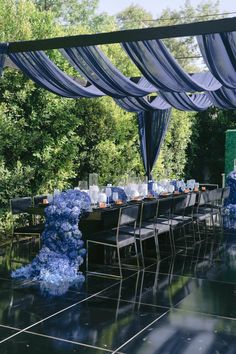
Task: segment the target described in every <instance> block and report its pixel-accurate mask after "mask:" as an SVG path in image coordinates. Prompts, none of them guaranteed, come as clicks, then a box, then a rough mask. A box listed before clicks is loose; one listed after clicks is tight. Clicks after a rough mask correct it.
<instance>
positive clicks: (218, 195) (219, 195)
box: [216, 188, 224, 205]
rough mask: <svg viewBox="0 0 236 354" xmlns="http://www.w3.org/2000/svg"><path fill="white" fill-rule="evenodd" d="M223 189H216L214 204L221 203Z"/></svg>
mask: <svg viewBox="0 0 236 354" xmlns="http://www.w3.org/2000/svg"><path fill="white" fill-rule="evenodd" d="M223 192H224V188H217V189H216V204H217V205H218V204H221V203H222V198H223Z"/></svg>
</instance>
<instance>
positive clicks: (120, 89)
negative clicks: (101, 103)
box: [60, 46, 156, 98]
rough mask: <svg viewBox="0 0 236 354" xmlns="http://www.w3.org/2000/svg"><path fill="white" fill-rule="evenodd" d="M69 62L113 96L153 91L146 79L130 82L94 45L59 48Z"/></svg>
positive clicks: (135, 94) (103, 90) (153, 88)
mask: <svg viewBox="0 0 236 354" xmlns="http://www.w3.org/2000/svg"><path fill="white" fill-rule="evenodd" d="M60 51H61V53H62V54H63V56H64V57H65V58H66V59H67V60H68V61H69V63H70V64H71V65H72V66H73V67H74V68H75V69H76V70H78V71H79V72H80V74H81V75H83V76H84V77H86V78H87V79H88V80H89V81H90V82H91V83H93V84H94V86H96V87H97V88H98V89H100V90H101V91H102V92H104V93H106V94H107V95H109V96H112V97H115V98H122V97H125V96H133V97H142V96H146V95H147V94H149V93H151V92H155V91H156V88H155V87H153V85H151V84H150V83H149V82H148V81H147V80H145V81H143V80H140V81H139V82H138V83H135V82H132V81H131V80H130V79H129V78H127V77H126V76H125V75H123V74H122V73H121V72H120V71H119V70H118V69H117V68H116V67H115V66H114V65H113V64H112V63H111V62H110V60H109V59H108V58H107V57H106V56H105V54H104V53H103V52H102V50H101V49H99V48H98V47H96V46H90V47H78V48H65V49H61V50H60Z"/></svg>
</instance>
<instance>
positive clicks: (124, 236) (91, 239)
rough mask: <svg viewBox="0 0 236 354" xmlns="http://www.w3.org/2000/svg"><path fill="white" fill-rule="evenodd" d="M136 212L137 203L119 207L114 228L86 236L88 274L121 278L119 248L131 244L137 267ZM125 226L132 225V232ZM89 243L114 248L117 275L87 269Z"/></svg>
mask: <svg viewBox="0 0 236 354" xmlns="http://www.w3.org/2000/svg"><path fill="white" fill-rule="evenodd" d="M138 213H139V205H137V204H135V205H129V206H125V207H121V208H120V210H119V217H118V224H117V227H116V228H114V229H111V230H106V231H102V232H97V233H94V234H91V235H89V236H88V237H87V240H86V244H87V257H86V270H87V273H88V274H94V275H102V276H108V277H114V278H119V279H121V278H123V274H122V266H121V257H120V250H121V249H122V248H124V247H128V246H131V245H133V246H134V248H135V254H136V261H137V267H138V268H139V259H138V251H137V245H136V238H135V231H136V224H137V219H138ZM127 226H128V227H129V228H130V227H132V229H133V233H132V234H130V233H128V232H126V231H125V228H126V227H127ZM90 244H94V245H103V246H105V247H112V248H113V249H114V250H116V251H117V257H118V266H119V276H118V275H114V274H110V273H108V274H107V273H103V272H94V271H93V272H91V271H89V245H90Z"/></svg>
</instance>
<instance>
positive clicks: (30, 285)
mask: <svg viewBox="0 0 236 354" xmlns="http://www.w3.org/2000/svg"><path fill="white" fill-rule="evenodd" d="M202 240H203V241H202V242H201V243H197V244H195V245H194V242H193V239H192V238H191V237H190V238H188V241H187V248H186V245H185V244H184V245H181V244H179V247H178V253H177V255H176V256H175V257H172V256H170V254H169V251H168V249H169V248H168V245H165V243H163V244H162V243H161V246H160V247H161V261H160V262H158V263H157V262H154V261H150V259H146V268H145V269H143V270H140V271H139V272H137V271H136V270H126V271H125V278H124V279H123V280H122V281H118V280H113V279H110V278H105V277H97V276H92V275H88V276H87V277H86V282H85V283H84V284H83V285H82V286H80V287H78V288H76V287H73V288H70V289H69V290H68V291H67V292H66V293H65V294H64V295H62V296H53V295H51V296H49V295H47V293H46V292H45V291H44V289H43V288H42V286H41V284H39V283H36V282H33V281H15V280H11V278H10V270H11V268H13V269H14V268H16V267H19V266H21V265H22V262H27V261H29V259H30V258H32V257H33V251H35V250H34V249H33V246H32V245H31V244H30V243H27V242H23V243H22V244H20V245H16V246H15V249H14V252H13V254H12V256H10V251H9V247H8V246H5V247H4V246H2V247H1V249H0V354H25V353H33V354H37V353H38V354H39V353H40V354H48V353H49V354H54V353H58V354H67V353H68V354H70V353H81V354H85V353H86V354H87V353H91V354H100V353H109V352H110V353H127V354H133V353H137V354H197V353H201V354H234V353H236V231H235V232H232V231H231V233H226V232H225V233H224V234H223V235H222V234H220V233H216V234H215V235H211V236H209V235H208V236H207V235H202ZM14 253H15V254H14ZM12 258H13V259H12ZM109 270H112V271H115V270H116V269H115V267H114V268H111V269H109Z"/></svg>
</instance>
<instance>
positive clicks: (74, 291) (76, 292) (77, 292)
mask: <svg viewBox="0 0 236 354" xmlns="http://www.w3.org/2000/svg"><path fill="white" fill-rule="evenodd" d="M134 275H137V273H134V274H131V275H129V276H128V277H127V278H123V279H122V281H125V280H126V279H129V278H131V277H133V276H134ZM87 276H91V277H93V276H95V275H91V274H89V275H87ZM104 278H106V279H109V278H108V277H104ZM119 284H120V280H115V283H114V284H112V285H109V287H106V288H104V289H103V290H101V291H99V293H100V292H103V291H106V290H108V289H110V287H113V286H116V285H119ZM69 292H70V293H73V294H78V295H79V294H81V295H82V294H84V293H85V292H86V291H84V292H83V291H76V290H69ZM96 294H98V293H96ZM96 294H95V295H96ZM90 295H93V294H90ZM90 295H89V296H90Z"/></svg>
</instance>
